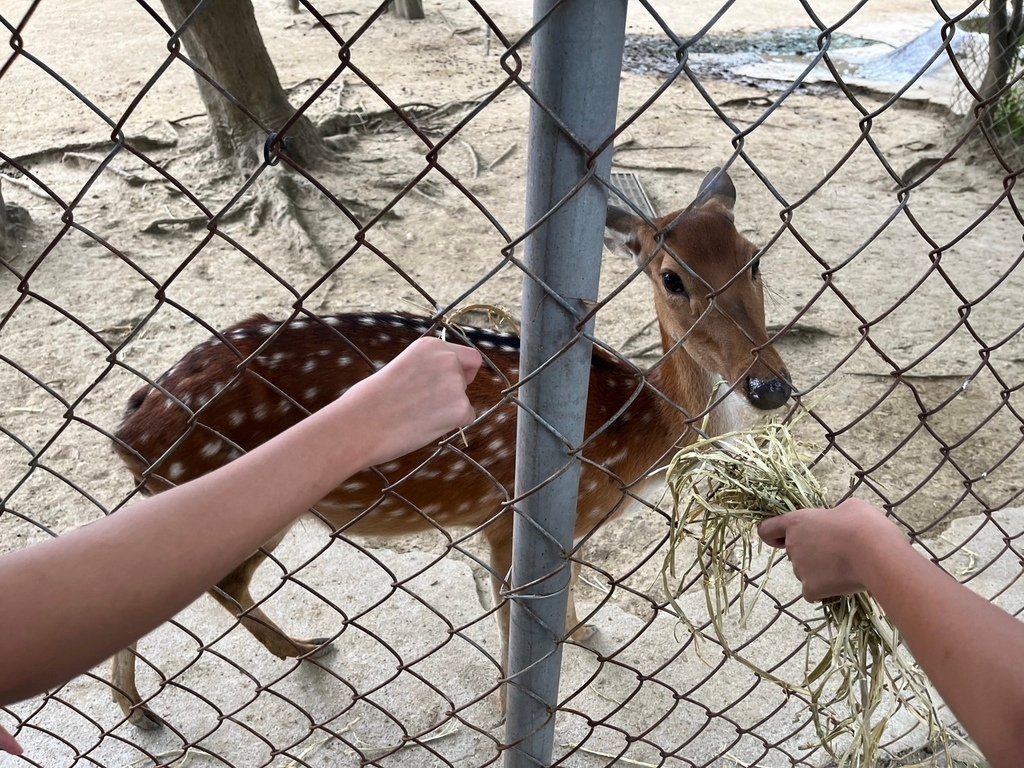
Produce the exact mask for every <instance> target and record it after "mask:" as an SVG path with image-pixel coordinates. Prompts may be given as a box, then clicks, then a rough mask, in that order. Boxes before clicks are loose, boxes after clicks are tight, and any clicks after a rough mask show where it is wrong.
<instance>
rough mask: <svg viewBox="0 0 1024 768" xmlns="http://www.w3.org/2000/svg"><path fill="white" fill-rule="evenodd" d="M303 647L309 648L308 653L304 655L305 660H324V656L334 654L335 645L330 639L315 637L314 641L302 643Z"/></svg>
mask: <svg viewBox="0 0 1024 768" xmlns="http://www.w3.org/2000/svg"><path fill="white" fill-rule="evenodd" d="M301 645H302V646H305V647H308V648H309V650H308V651H306V652H305V653H303V654H302V658H304V659H322V658H323V657H324V656H330V655H331V654H332V653H334V645H333V643H332V642H331V638H329V637H314V638H313V639H312V640H306V641H305V642H303V643H301Z"/></svg>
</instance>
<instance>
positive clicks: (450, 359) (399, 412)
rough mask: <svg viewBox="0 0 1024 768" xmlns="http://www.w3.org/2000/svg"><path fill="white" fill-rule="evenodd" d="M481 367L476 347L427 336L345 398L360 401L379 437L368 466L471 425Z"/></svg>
mask: <svg viewBox="0 0 1024 768" xmlns="http://www.w3.org/2000/svg"><path fill="white" fill-rule="evenodd" d="M482 362H483V360H482V358H481V357H480V353H479V352H477V351H476V350H475V349H473V348H471V347H464V346H461V345H458V344H450V343H448V342H445V341H441V340H440V339H437V338H433V337H424V338H421V339H417V340H416V341H414V342H413V343H412V344H410V345H409V346H408V347H406V349H404V350H403V351H402V353H401V354H400V355H399V356H398V357H396V358H395V359H394V360H392V361H391V362H390V363H388V365H386V366H384V368H382V369H381V370H379V371H378V372H377V373H375V374H374V375H373V376H371V377H370V378H368V379H365V380H363V381H361V382H360V383H359V384H357V385H356V386H355V387H353V388H352V390H351V391H350V392H349V393H348V394H347V395H346V398H347V397H350V396H352V395H355V396H356V397H357V398H359V399H360V408H362V409H363V411H364V412H363V414H362V415H363V416H364V417H366V419H367V420H368V421H370V422H371V423H372V427H370V428H372V429H373V430H374V432H375V434H374V438H375V440H374V446H373V447H372V449H371V450H372V455H371V456H370V457H369V458H370V462H369V463H371V464H379V463H382V462H385V461H390V460H391V459H393V458H396V457H398V456H402V455H403V454H406V453H408V452H410V451H413V450H415V449H417V448H420V447H422V446H424V445H426V444H427V443H430V442H432V441H434V440H436V439H437V438H439V437H441V436H442V435H445V434H447V433H449V432H451V431H452V430H454V429H457V428H459V427H463V426H465V425H466V424H469V423H470V422H472V421H473V419H474V418H476V412H475V411H474V409H473V406H472V404H471V403H470V401H469V398H468V397H467V395H466V387H467V386H469V383H470V382H471V381H473V379H474V378H475V377H476V374H477V371H478V370H479V369H480V365H481V363H482Z"/></svg>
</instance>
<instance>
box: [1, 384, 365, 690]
mask: <svg viewBox="0 0 1024 768" xmlns="http://www.w3.org/2000/svg"><path fill="white" fill-rule="evenodd" d="M356 404H357V403H341V402H338V403H334V404H332V405H331V406H328V409H331V411H330V412H322V413H321V414H318V417H317V418H314V419H307V420H306V421H304V422H302V423H301V424H299V425H298V426H296V427H295V428H294V429H293V430H290V431H289V432H288V433H285V434H283V435H280V436H279V437H278V438H276V439H275V440H273V441H271V442H270V443H268V444H266V445H264V446H262V447H261V448H259V449H257V450H256V451H253V452H252V453H250V454H248V455H247V456H244V457H243V458H241V459H239V460H238V461H236V462H234V463H232V464H230V465H228V466H227V467H224V468H223V469H221V470H219V471H217V472H215V473H212V474H210V475H207V476H206V477H203V478H200V479H199V480H196V481H194V482H192V483H189V484H187V485H184V486H181V487H179V488H175V489H172V490H170V491H167V492H165V493H162V494H160V495H158V496H154V497H152V498H149V499H145V500H143V501H141V502H139V503H137V504H134V505H133V506H131V507H129V508H126V509H124V510H122V511H121V512H118V513H117V514H116V515H113V516H111V517H108V518H104V519H102V520H99V521H97V522H95V523H93V524H90V525H88V526H85V527H84V528H81V529H79V530H77V531H74V532H72V533H70V534H67V535H65V536H62V537H60V538H58V539H54V540H53V541H49V542H46V543H44V544H42V545H39V546H36V547H30V548H27V549H25V550H21V551H18V552H13V553H11V554H8V555H6V556H4V557H0V584H2V585H4V587H3V589H2V590H0V616H2V617H4V619H5V620H4V621H3V624H4V631H3V632H0V704H3V703H5V702H11V701H16V700H19V699H21V698H24V697H26V696H29V695H32V694H33V693H36V692H38V691H40V690H43V689H45V688H47V687H49V686H51V685H53V684H55V683H57V682H60V681H63V680H65V679H67V678H68V677H71V676H73V675H74V674H76V673H78V672H80V671H82V670H83V669H86V668H88V667H90V666H92V665H94V664H96V663H98V662H100V661H102V660H103V659H104V658H105V657H107V656H109V655H110V654H112V653H113V652H115V651H117V650H118V649H120V648H122V647H124V646H125V645H127V644H129V643H130V642H132V641H133V640H135V639H137V638H138V637H140V636H141V635H143V634H145V633H146V632H148V631H150V630H151V629H153V628H154V627H156V626H157V625H158V624H160V623H161V622H162V621H164V620H166V618H168V616H170V615H173V614H174V613H176V612H177V611H179V610H181V609H182V608H184V607H185V606H186V605H188V603H190V602H191V601H193V600H194V599H195V598H196V597H198V596H199V595H200V594H202V593H203V592H204V591H205V590H206V589H208V588H209V587H210V586H211V585H212V584H214V583H216V582H217V581H219V580H220V579H221V578H222V577H223V576H224V575H225V574H227V573H228V572H229V571H230V570H231V569H232V568H233V567H235V565H237V563H239V562H241V561H242V560H243V559H245V558H246V557H247V556H248V555H249V554H251V553H252V552H253V551H255V550H256V549H258V548H259V546H260V545H262V544H263V543H264V542H265V541H267V540H268V539H270V538H271V537H273V536H274V535H275V534H276V533H278V532H279V531H281V530H282V529H284V528H286V527H287V526H288V525H289V524H290V523H291V522H292V521H293V520H294V519H295V518H296V517H298V516H299V515H300V514H302V512H303V511H304V510H306V509H308V508H309V507H310V506H312V505H313V504H315V503H316V502H317V501H318V500H319V499H320V498H322V497H323V496H324V495H325V494H326V493H327V492H328V491H329V490H330V489H331V488H333V487H335V486H336V485H337V484H338V483H339V482H341V481H342V480H344V479H345V478H346V477H348V476H349V475H351V474H353V473H354V472H356V471H358V470H359V469H362V468H363V466H364V459H365V458H366V457H372V456H373V453H372V451H373V445H367V444H366V443H365V442H363V441H364V440H371V439H372V437H366V435H368V434H369V435H372V434H373V432H374V430H365V429H360V427H361V426H364V425H361V424H360V419H362V418H364V416H363V414H362V413H359V412H358V409H355V408H354V406H355V405H356ZM325 411H327V409H325ZM346 433H347V434H349V435H352V434H359V435H361V438H360V440H359V442H360V444H359V445H358V446H353V445H352V443H353V442H356V441H349V440H346V439H345V434H346ZM9 617H17V619H16V620H8V618H9ZM97 628H100V630H99V631H97ZM69 638H74V641H73V642H68V639H69Z"/></svg>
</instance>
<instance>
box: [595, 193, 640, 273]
mask: <svg viewBox="0 0 1024 768" xmlns="http://www.w3.org/2000/svg"><path fill="white" fill-rule="evenodd" d="M643 224H644V222H643V219H641V218H639V217H638V216H634V215H633V214H632V213H630V212H629V211H626V210H623V209H622V208H619V207H618V206H616V205H611V204H609V205H608V210H607V212H606V213H605V219H604V244H605V247H606V248H607V249H608V250H609V251H611V252H612V253H616V254H618V255H619V256H625V257H626V258H627V259H630V260H631V261H633V262H634V263H636V264H637V265H639V266H643V265H642V264H640V238H639V237H637V231H638V229H639V228H640V227H641V226H643Z"/></svg>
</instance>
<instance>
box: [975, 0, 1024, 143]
mask: <svg viewBox="0 0 1024 768" xmlns="http://www.w3.org/2000/svg"><path fill="white" fill-rule="evenodd" d="M1021 4H1022V0H1013V10H1012V14H1011V15H1008V14H1007V12H1006V0H990V2H989V16H988V67H986V69H985V78H984V79H983V80H982V83H981V87H980V88H979V89H978V93H979V95H980V96H981V99H980V102H981V103H984V104H985V105H986V112H985V117H984V124H985V126H986V127H991V126H992V120H993V112H994V109H993V108H994V106H995V103H996V102H997V101H998V100H999V98H1001V97H999V96H997V94H998V93H999V92H1000V91H1001V90H1002V89H1003V88H1005V87H1006V83H1007V81H1008V80H1009V79H1010V74H1011V72H1012V70H1013V63H1014V60H1015V59H1016V56H1017V46H1018V45H1019V44H1020V38H1021V34H1022V32H1024V29H1022V19H1021Z"/></svg>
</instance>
